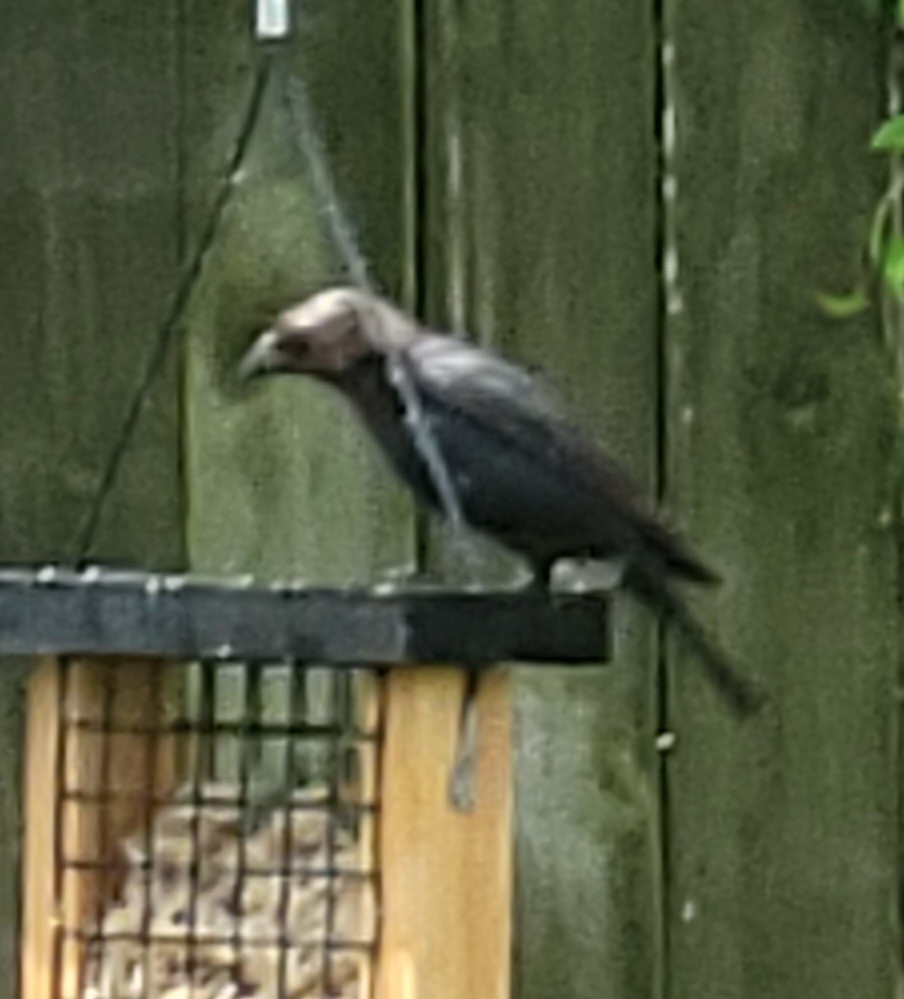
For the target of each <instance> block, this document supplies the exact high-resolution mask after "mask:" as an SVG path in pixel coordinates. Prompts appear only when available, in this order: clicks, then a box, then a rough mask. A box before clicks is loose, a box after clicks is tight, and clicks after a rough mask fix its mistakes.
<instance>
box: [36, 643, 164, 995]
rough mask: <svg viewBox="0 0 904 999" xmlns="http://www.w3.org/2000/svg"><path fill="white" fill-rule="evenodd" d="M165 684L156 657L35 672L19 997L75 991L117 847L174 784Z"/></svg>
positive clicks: (81, 662)
mask: <svg viewBox="0 0 904 999" xmlns="http://www.w3.org/2000/svg"><path fill="white" fill-rule="evenodd" d="M166 677H167V671H166V669H165V668H164V664H162V663H161V662H160V661H159V660H156V659H151V658H136V657H131V658H128V659H122V658H118V659H117V658H114V657H97V658H92V659H73V660H68V661H64V660H60V659H55V658H47V659H44V660H42V661H41V662H40V664H39V665H38V666H37V667H36V668H35V670H34V672H33V673H32V675H31V677H30V680H29V684H28V697H27V726H28V727H27V743H26V755H25V774H24V783H25V822H24V840H23V853H24V858H23V875H22V877H23V886H22V889H23V890H22V897H23V906H24V908H23V924H22V993H21V995H22V999H71V997H76V996H78V995H79V989H80V983H81V980H82V969H83V965H84V959H85V950H86V948H85V944H84V940H83V939H81V938H80V937H79V935H78V934H79V933H80V932H83V931H84V930H85V928H86V927H88V926H90V924H91V921H92V919H93V918H94V917H95V916H96V914H97V913H98V912H99V911H100V909H101V907H102V906H103V904H104V903H105V902H107V901H109V898H110V896H111V895H112V892H113V891H114V889H115V887H116V886H115V885H114V884H112V883H111V882H112V881H113V880H114V879H113V878H112V877H110V872H115V870H116V857H115V856H114V853H115V849H116V846H117V844H119V843H120V842H121V841H122V840H123V839H124V838H126V837H128V836H130V835H131V834H133V833H135V832H136V831H137V830H139V829H141V828H142V827H143V825H144V824H145V822H146V821H147V817H148V814H149V810H150V809H151V808H152V807H153V802H154V800H155V799H159V798H160V797H163V796H166V795H168V794H169V793H170V792H171V791H172V790H173V788H174V787H175V783H176V772H177V771H176V767H177V756H178V753H177V746H176V737H175V735H174V734H173V733H169V734H166V728H165V723H164V719H163V715H164V714H165V712H166V703H165V702H166V697H165V694H164V688H165V685H166ZM132 730H133V731H132ZM155 730H157V731H155ZM161 733H163V734H161Z"/></svg>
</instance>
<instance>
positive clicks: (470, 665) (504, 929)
mask: <svg viewBox="0 0 904 999" xmlns="http://www.w3.org/2000/svg"><path fill="white" fill-rule="evenodd" d="M607 647H608V636H607V615H606V601H605V598H604V597H601V596H600V595H598V594H573V595H553V596H549V595H545V594H540V593H539V592H529V593H527V592H525V593H489V592H488V593H465V594H461V593H451V592H446V591H439V590H433V591H431V590H409V591H404V590H399V591H395V590H386V589H383V590H379V591H356V592H345V591H330V590H311V589H304V588H299V587H293V586H290V585H279V584H277V585H271V586H260V585H255V584H253V583H251V582H250V581H248V580H238V581H231V582H230V581H204V580H197V579H192V578H190V577H182V576H178V577H173V576H156V575H146V574H139V573H122V572H106V571H102V570H97V569H93V570H92V569H89V570H87V571H84V572H78V573H76V572H65V571H61V570H59V569H56V568H52V567H46V568H44V569H40V570H37V571H31V570H20V569H15V570H7V571H3V572H0V653H3V654H17V655H34V656H36V657H37V660H36V663H35V665H34V668H33V670H32V672H31V674H30V679H29V683H28V712H27V726H28V727H27V733H26V760H25V799H26V800H25V825H24V863H23V871H22V983H21V984H22V993H21V994H22V999H139V997H140V999H181V997H184V999H188V997H197V999H201V997H203V999H240V997H252V996H253V997H258V999H302V997H314V996H316V997H327V996H336V997H343V999H352V997H355V999H371V997H378V999H417V997H421V999H425V997H430V999H473V997H475V996H480V997H482V999H484V997H485V999H494V997H495V999H505V997H507V996H508V995H509V982H510V974H509V963H510V953H511V934H512V931H511V918H510V910H511V891H512V851H511V844H512V789H511V773H510V770H511V756H510V730H509V700H508V682H507V671H506V670H503V669H500V668H497V667H496V666H495V665H494V664H498V663H507V662H513V661H520V662H529V661H554V662H558V663H572V664H582V663H586V664H593V663H599V662H600V661H602V660H603V659H604V658H605V657H606V654H607ZM449 664H456V665H449ZM469 673H470V674H472V675H474V674H476V675H477V676H478V683H477V688H476V689H477V719H478V721H477V738H476V753H475V759H474V768H473V774H474V781H475V799H474V803H473V807H472V808H470V809H467V810H462V809H460V808H456V806H455V804H454V803H453V802H452V801H451V800H450V795H449V779H450V772H451V771H452V768H453V764H454V761H455V757H456V747H457V745H458V740H459V738H460V728H461V722H462V702H463V694H464V692H465V689H466V684H467V677H468V674H469Z"/></svg>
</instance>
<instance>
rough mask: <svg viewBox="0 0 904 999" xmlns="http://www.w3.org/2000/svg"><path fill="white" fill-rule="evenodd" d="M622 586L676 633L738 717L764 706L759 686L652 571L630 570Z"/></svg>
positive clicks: (764, 694)
mask: <svg viewBox="0 0 904 999" xmlns="http://www.w3.org/2000/svg"><path fill="white" fill-rule="evenodd" d="M625 583H626V585H627V587H628V588H629V589H630V590H631V591H632V592H633V593H635V594H636V595H637V596H638V597H639V598H640V599H641V600H642V601H643V602H644V603H645V604H647V605H648V606H649V607H651V608H652V609H653V610H654V611H655V612H656V613H657V615H658V616H659V617H660V619H661V620H663V621H665V622H666V623H668V624H673V625H674V626H675V627H676V628H677V629H678V631H679V633H680V635H681V638H682V639H683V641H684V643H685V645H686V646H687V648H688V649H689V650H690V651H691V652H692V653H693V654H694V655H695V657H696V658H697V659H698V660H699V662H700V664H701V665H702V666H703V668H704V670H705V672H706V675H707V677H708V679H709V680H710V682H711V683H712V684H713V686H714V687H715V688H716V690H717V691H718V692H719V694H720V695H721V696H722V697H723V698H724V699H725V701H726V702H727V703H728V705H729V707H730V708H731V709H732V711H733V712H734V713H735V714H736V715H737V716H739V717H742V718H743V717H747V716H748V715H751V714H753V713H755V712H757V711H759V710H760V709H761V708H762V707H763V706H764V705H765V703H766V701H767V699H768V698H767V696H766V692H765V691H764V690H763V688H762V687H761V686H760V684H758V683H756V682H755V681H754V680H751V679H750V678H749V677H746V676H744V674H743V673H742V672H741V671H740V670H739V669H738V668H737V667H736V666H735V665H733V664H732V662H731V659H730V657H729V655H728V653H726V652H725V651H724V650H722V649H721V648H719V646H718V645H717V644H716V642H715V641H714V640H713V639H712V638H711V637H710V636H709V635H708V634H707V633H706V630H705V628H704V627H703V625H701V624H700V622H699V621H698V620H697V619H696V618H695V617H694V615H693V614H692V613H691V611H690V608H689V607H688V606H687V604H686V603H685V602H684V600H683V599H682V598H681V597H680V596H679V595H678V594H677V593H675V592H674V591H673V590H672V589H671V588H670V587H669V585H668V584H667V583H666V582H664V581H661V580H659V579H657V577H656V574H655V573H654V572H652V571H644V570H643V569H639V568H637V567H633V568H631V569H630V570H629V571H628V573H627V576H626V579H625Z"/></svg>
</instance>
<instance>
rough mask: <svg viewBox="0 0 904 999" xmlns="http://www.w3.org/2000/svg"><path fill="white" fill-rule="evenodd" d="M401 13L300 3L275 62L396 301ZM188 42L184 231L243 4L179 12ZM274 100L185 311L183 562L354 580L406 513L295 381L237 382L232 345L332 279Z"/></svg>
mask: <svg viewBox="0 0 904 999" xmlns="http://www.w3.org/2000/svg"><path fill="white" fill-rule="evenodd" d="M398 16H399V15H398V14H397V13H396V12H395V10H394V8H392V7H386V6H380V7H379V8H378V7H376V6H375V5H373V4H367V3H363V2H357V0H342V2H339V3H336V2H329V3H327V2H317V3H313V4H306V5H305V7H304V10H303V11H302V12H301V17H302V21H301V24H300V25H299V32H298V34H297V35H296V36H295V39H294V41H293V42H292V43H291V44H290V48H289V49H287V50H284V51H283V53H282V54H281V58H282V59H283V60H284V61H287V66H288V68H289V70H290V72H291V73H293V74H295V75H296V78H297V80H299V81H301V82H302V84H303V85H304V86H305V87H307V89H308V91H309V92H310V95H311V98H312V100H311V103H312V105H313V107H314V109H315V112H316V115H317V117H318V119H319V130H320V135H318V136H317V141H318V142H321V143H322V144H323V148H324V151H325V153H326V156H327V159H328V162H329V166H330V168H331V169H332V170H333V172H334V174H335V182H336V185H337V188H338V190H339V191H340V193H341V195H342V197H343V198H344V199H347V204H346V205H345V206H344V207H345V208H346V210H347V212H348V214H349V217H350V218H352V219H353V220H354V222H355V224H356V226H357V228H358V230H359V235H360V239H361V243H362V247H363V252H364V254H365V255H366V256H369V257H371V258H372V262H373V265H374V267H373V269H374V273H375V275H376V277H377V280H378V281H379V283H380V284H381V285H382V286H383V287H385V288H386V289H387V290H389V291H390V292H392V293H396V294H397V293H398V290H399V288H400V287H401V284H402V274H403V271H404V267H405V261H404V257H403V256H402V255H401V253H400V247H401V246H402V245H403V240H402V235H401V233H402V227H403V218H404V212H405V210H406V209H405V199H406V190H405V185H404V168H403V166H404V157H403V142H402V124H401V113H402V104H403V102H402V96H401V83H400V77H399V73H400V65H401V63H400V56H399V51H398V49H399V43H400V36H401V35H400V28H399V24H398ZM188 39H189V41H188V45H187V50H188V58H187V68H186V86H187V88H188V90H187V107H186V113H185V122H186V135H187V136H189V137H190V145H189V146H188V149H187V166H186V170H187V189H188V191H189V192H190V202H189V217H190V219H192V223H191V229H192V232H194V233H195V235H196V232H197V229H198V227H199V226H200V225H201V224H202V223H201V221H200V220H201V219H202V218H203V215H204V203H205V201H206V199H207V198H208V197H209V194H210V190H211V189H212V187H213V185H214V178H216V177H218V176H220V175H221V173H222V169H223V164H224V162H225V160H226V157H227V155H228V151H229V149H230V148H231V143H232V141H233V138H234V133H235V130H236V129H237V127H238V119H239V118H240V116H241V109H242V107H243V105H244V103H245V102H246V100H247V94H248V90H249V86H250V73H249V63H250V62H251V61H252V60H253V58H254V53H253V42H252V40H251V36H250V34H249V30H248V25H247V12H246V11H245V9H244V8H242V7H241V6H239V7H237V8H235V9H234V10H232V11H229V12H226V13H225V14H224V11H223V8H222V5H221V4H219V3H211V2H206V0H193V2H192V3H190V4H189V11H188ZM349 66H352V67H357V69H356V70H355V71H354V72H350V71H349ZM283 68H284V69H285V68H286V67H285V66H284V67H283ZM275 82H276V81H275V80H274V83H275ZM277 87H278V84H277V86H271V88H270V97H269V99H268V100H267V101H266V102H265V105H264V108H263V111H262V115H261V119H260V121H259V127H258V130H257V133H256V135H255V138H254V142H253V145H252V150H251V156H250V159H249V162H248V164H247V169H246V171H245V172H244V175H243V178H242V180H241V182H240V183H239V184H238V185H237V190H236V196H235V199H234V201H233V203H232V205H231V206H230V208H229V209H228V210H227V213H226V216H225V218H224V224H223V226H222V228H221V232H220V235H219V238H218V241H217V242H216V244H215V245H214V247H213V248H212V251H211V253H210V255H209V265H208V267H207V268H206V270H205V273H204V275H202V278H201V281H200V283H199V287H198V289H197V293H196V296H195V299H194V301H193V306H192V310H191V315H190V323H189V337H188V343H187V379H186V403H185V413H186V454H187V458H186V468H187V473H186V474H187V481H188V493H189V527H188V530H189V545H190V554H191V561H192V564H193V566H194V567H196V568H201V569H205V570H216V571H241V572H257V573H260V574H262V575H265V576H266V575H271V576H272V575H283V576H285V575H286V574H291V575H293V576H298V577H305V578H308V579H312V580H316V581H318V582H348V581H350V580H357V581H366V580H368V579H371V578H373V577H374V574H375V572H377V567H383V568H386V567H387V566H389V565H392V564H398V563H399V562H400V561H402V560H403V559H404V558H406V557H407V552H408V548H409V538H408V532H407V530H406V524H407V504H406V501H404V500H403V499H402V497H401V492H400V490H398V489H397V487H396V486H395V485H394V483H393V482H392V480H391V478H390V477H389V476H388V474H387V473H386V472H385V470H384V469H383V468H382V466H380V465H379V464H378V462H377V461H376V459H375V458H374V456H373V454H372V452H371V449H370V446H369V444H368V442H367V441H366V440H365V439H364V436H363V434H362V432H361V431H360V429H359V428H358V427H357V426H356V424H355V422H354V419H353V417H352V416H351V414H349V413H347V412H346V411H345V410H344V408H343V405H342V403H341V402H340V400H338V399H336V398H333V397H332V396H331V394H329V393H326V392H323V391H322V390H318V389H317V388H316V387H315V386H312V385H311V384H309V383H303V382H300V381H298V380H293V379H289V380H285V381H273V382H269V383H266V384H264V385H261V386H257V387H255V389H254V390H253V391H251V392H250V393H248V394H241V393H240V392H239V391H238V386H237V385H236V383H235V366H236V363H237V361H238V359H239V357H240V355H241V352H242V350H243V349H244V348H245V347H246V346H247V345H248V343H249V342H250V339H251V337H252V336H253V335H254V334H255V333H256V332H257V331H259V330H260V329H261V328H262V327H263V325H264V324H266V322H267V321H268V320H269V319H270V318H272V316H273V314H274V312H275V311H276V310H278V309H279V308H281V307H283V306H284V305H286V304H288V302H289V301H291V300H292V297H293V296H299V297H300V296H303V295H304V294H308V293H310V292H311V291H313V290H315V289H317V288H319V287H322V286H323V285H324V284H325V283H328V282H329V281H330V280H333V281H337V280H342V278H343V271H342V267H341V262H340V261H338V260H337V256H336V250H335V246H334V245H333V244H332V242H331V240H330V237H329V232H328V229H327V228H326V227H325V225H324V219H323V214H324V213H325V212H326V211H328V210H329V207H330V206H327V205H323V204H321V203H320V202H319V201H318V198H317V196H316V193H315V191H314V190H312V186H311V183H310V176H309V175H308V173H307V172H306V168H305V159H304V156H303V154H302V152H301V151H300V150H299V149H298V147H297V142H298V141H299V140H302V139H303V137H302V136H301V135H299V134H298V131H297V127H296V123H295V122H294V121H293V120H292V119H291V118H290V117H289V116H287V115H286V113H285V109H284V107H282V106H281V103H280V101H279V100H278V98H277ZM346 280H347V278H346Z"/></svg>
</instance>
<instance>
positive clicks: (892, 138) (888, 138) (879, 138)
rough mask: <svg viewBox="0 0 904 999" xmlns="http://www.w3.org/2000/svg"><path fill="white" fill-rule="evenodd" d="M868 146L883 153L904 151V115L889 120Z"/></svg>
mask: <svg viewBox="0 0 904 999" xmlns="http://www.w3.org/2000/svg"><path fill="white" fill-rule="evenodd" d="M870 146H871V148H872V149H875V150H877V151H879V152H885V153H893V152H898V151H901V150H904V114H897V115H895V116H894V118H889V119H888V121H886V122H885V123H884V124H883V125H882V126H881V127H880V129H879V131H878V132H876V134H875V135H874V136H873V141H872V143H871V144H870Z"/></svg>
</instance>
